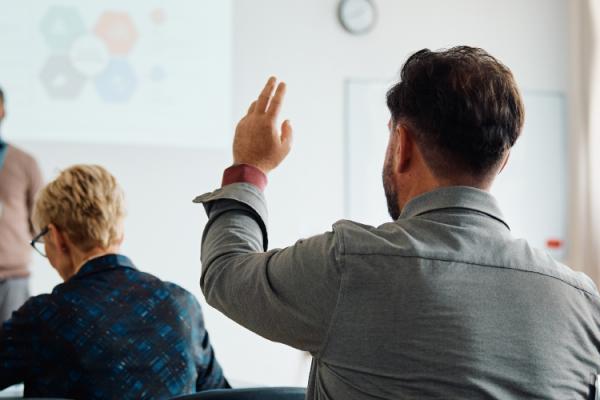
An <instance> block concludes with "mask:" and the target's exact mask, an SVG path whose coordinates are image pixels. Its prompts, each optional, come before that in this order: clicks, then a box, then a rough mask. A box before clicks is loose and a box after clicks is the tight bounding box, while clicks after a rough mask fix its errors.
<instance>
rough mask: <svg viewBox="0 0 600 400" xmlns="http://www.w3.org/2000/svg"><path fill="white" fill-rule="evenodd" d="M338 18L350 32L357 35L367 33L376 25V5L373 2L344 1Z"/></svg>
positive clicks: (368, 0) (366, 0) (339, 9)
mask: <svg viewBox="0 0 600 400" xmlns="http://www.w3.org/2000/svg"><path fill="white" fill-rule="evenodd" d="M338 17H339V19H340V22H341V24H342V26H343V27H344V29H346V30H347V31H348V32H350V33H353V34H356V35H358V34H362V33H367V32H369V31H370V30H371V29H372V28H373V26H374V25H375V18H376V13H375V5H374V4H373V2H372V1H371V0H342V1H341V2H340V5H339V8H338Z"/></svg>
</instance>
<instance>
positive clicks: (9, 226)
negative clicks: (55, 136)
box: [0, 89, 43, 323]
mask: <svg viewBox="0 0 600 400" xmlns="http://www.w3.org/2000/svg"><path fill="white" fill-rule="evenodd" d="M5 115H6V112H5V109H4V93H3V92H2V89H0V128H1V126H2V121H3V120H4V117H5ZM42 184H43V179H42V174H41V172H40V168H39V166H38V164H37V162H36V161H35V159H34V158H33V157H32V156H31V155H29V154H27V153H26V152H24V151H23V150H21V149H19V148H17V147H15V146H13V145H12V144H8V143H6V142H5V141H4V139H3V138H2V133H1V130H0V323H1V322H2V321H5V320H7V319H9V318H10V316H11V314H12V312H13V311H14V310H16V309H18V308H19V307H20V306H21V305H22V304H23V303H24V302H25V301H26V300H27V298H28V297H29V279H28V276H29V268H28V264H29V261H30V257H31V247H30V246H29V241H30V240H31V238H32V237H33V229H32V225H31V220H30V216H31V210H32V207H33V200H34V197H35V194H36V193H37V191H38V190H39V189H40V188H41V187H42Z"/></svg>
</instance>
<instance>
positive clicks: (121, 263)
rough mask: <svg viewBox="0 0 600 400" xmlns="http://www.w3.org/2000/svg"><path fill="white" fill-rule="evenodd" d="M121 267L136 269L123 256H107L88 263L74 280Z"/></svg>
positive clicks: (93, 259)
mask: <svg viewBox="0 0 600 400" xmlns="http://www.w3.org/2000/svg"><path fill="white" fill-rule="evenodd" d="M119 267H122V268H133V269H136V268H135V265H133V262H132V261H131V260H130V259H129V258H128V257H126V256H123V255H121V254H107V255H104V256H100V257H96V258H92V259H91V260H89V261H87V262H86V263H85V264H83V266H82V267H81V268H80V269H79V271H77V273H76V274H75V275H74V276H73V278H75V279H77V278H81V277H84V276H87V275H90V274H93V273H96V272H100V271H104V270H109V269H114V268H119Z"/></svg>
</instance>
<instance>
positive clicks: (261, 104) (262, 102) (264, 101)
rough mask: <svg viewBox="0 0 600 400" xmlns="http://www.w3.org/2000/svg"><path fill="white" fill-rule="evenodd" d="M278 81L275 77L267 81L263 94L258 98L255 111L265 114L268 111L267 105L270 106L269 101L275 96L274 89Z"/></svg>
mask: <svg viewBox="0 0 600 400" xmlns="http://www.w3.org/2000/svg"><path fill="white" fill-rule="evenodd" d="M275 82H276V79H275V77H274V76H272V77H270V78H269V80H268V81H267V84H266V85H265V87H264V88H263V90H262V92H260V95H259V96H258V100H256V108H255V111H257V112H259V113H263V112H265V110H266V109H267V105H268V104H269V99H270V98H271V95H272V94H273V89H274V88H275Z"/></svg>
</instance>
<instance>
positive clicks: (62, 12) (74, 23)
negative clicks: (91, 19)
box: [40, 6, 86, 50]
mask: <svg viewBox="0 0 600 400" xmlns="http://www.w3.org/2000/svg"><path fill="white" fill-rule="evenodd" d="M40 30H41V31H42V35H44V38H45V39H46V43H47V44H48V46H50V47H51V48H52V49H54V50H68V49H69V47H70V46H71V44H72V43H73V42H74V41H75V40H76V39H77V38H78V37H79V36H81V35H82V34H84V33H85V31H86V29H85V24H84V22H83V20H82V19H81V15H80V14H79V10H78V9H77V8H76V7H69V6H51V7H50V8H48V11H46V14H44V17H42V20H41V21H40Z"/></svg>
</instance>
